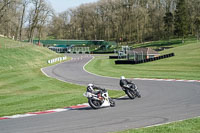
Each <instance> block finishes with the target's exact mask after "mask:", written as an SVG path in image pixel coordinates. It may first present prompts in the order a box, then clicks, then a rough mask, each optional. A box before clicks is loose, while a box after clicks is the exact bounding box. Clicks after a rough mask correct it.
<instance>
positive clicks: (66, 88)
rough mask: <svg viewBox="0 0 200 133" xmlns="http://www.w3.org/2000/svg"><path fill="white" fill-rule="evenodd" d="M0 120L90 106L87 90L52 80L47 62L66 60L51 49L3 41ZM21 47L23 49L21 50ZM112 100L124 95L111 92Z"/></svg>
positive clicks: (1, 48)
mask: <svg viewBox="0 0 200 133" xmlns="http://www.w3.org/2000/svg"><path fill="white" fill-rule="evenodd" d="M0 45H1V47H0V116H8V115H13V114H21V113H27V112H35V111H43V110H47V109H54V108H63V107H66V106H70V105H76V104H80V103H85V102H87V99H86V98H85V97H83V93H84V92H85V90H86V87H85V86H79V85H73V84H69V83H64V82H61V81H58V80H56V79H53V78H48V77H46V76H44V75H43V73H42V72H41V71H40V69H41V68H42V67H45V66H48V64H47V60H49V59H52V58H55V57H59V56H62V55H60V54H56V53H54V52H52V51H50V50H48V49H47V48H43V47H38V46H33V45H31V44H27V43H23V44H21V43H20V42H15V41H12V40H10V39H5V38H0ZM18 46H20V47H18ZM109 92H110V94H111V96H112V97H118V96H121V95H123V92H119V91H109Z"/></svg>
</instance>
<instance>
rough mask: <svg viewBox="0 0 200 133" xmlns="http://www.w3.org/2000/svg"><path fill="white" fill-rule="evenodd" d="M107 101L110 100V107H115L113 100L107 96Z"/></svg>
mask: <svg viewBox="0 0 200 133" xmlns="http://www.w3.org/2000/svg"><path fill="white" fill-rule="evenodd" d="M109 102H110V107H115V101H114V100H113V99H111V98H109Z"/></svg>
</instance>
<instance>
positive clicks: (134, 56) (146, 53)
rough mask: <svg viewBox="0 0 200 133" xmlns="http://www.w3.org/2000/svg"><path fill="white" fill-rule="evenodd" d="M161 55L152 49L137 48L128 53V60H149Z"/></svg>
mask: <svg viewBox="0 0 200 133" xmlns="http://www.w3.org/2000/svg"><path fill="white" fill-rule="evenodd" d="M158 56H160V54H159V53H158V52H156V51H155V50H153V49H151V48H136V49H132V50H129V51H128V54H127V58H128V60H134V61H139V60H144V59H149V58H154V57H158Z"/></svg>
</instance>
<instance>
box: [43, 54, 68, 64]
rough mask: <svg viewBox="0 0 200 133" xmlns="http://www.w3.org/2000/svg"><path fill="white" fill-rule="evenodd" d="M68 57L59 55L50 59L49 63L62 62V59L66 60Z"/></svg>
mask: <svg viewBox="0 0 200 133" xmlns="http://www.w3.org/2000/svg"><path fill="white" fill-rule="evenodd" d="M66 59H67V57H66V56H64V57H58V58H55V59H51V60H48V61H47V63H48V64H53V63H56V62H61V61H63V60H66Z"/></svg>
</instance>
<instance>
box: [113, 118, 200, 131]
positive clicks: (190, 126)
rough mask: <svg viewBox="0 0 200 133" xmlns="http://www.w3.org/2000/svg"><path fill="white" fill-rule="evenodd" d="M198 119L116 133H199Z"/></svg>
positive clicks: (199, 119)
mask: <svg viewBox="0 0 200 133" xmlns="http://www.w3.org/2000/svg"><path fill="white" fill-rule="evenodd" d="M199 123H200V118H194V119H190V120H184V121H182V122H173V123H170V124H166V125H162V126H156V127H149V128H141V129H131V130H126V131H121V132H117V133H200V124H199Z"/></svg>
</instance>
